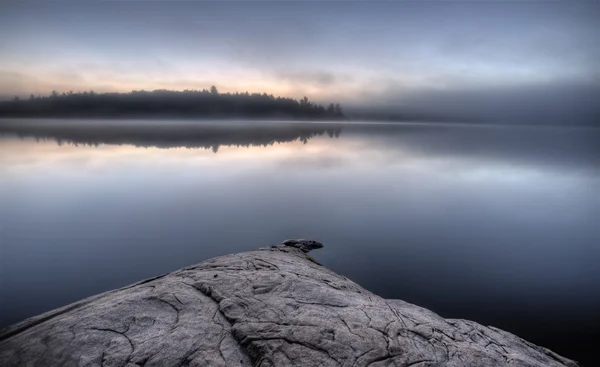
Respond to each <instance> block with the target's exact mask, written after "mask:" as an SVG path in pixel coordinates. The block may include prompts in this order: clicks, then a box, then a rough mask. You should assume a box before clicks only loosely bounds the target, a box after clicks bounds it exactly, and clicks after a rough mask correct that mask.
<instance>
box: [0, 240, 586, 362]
mask: <svg viewBox="0 0 600 367" xmlns="http://www.w3.org/2000/svg"><path fill="white" fill-rule="evenodd" d="M0 365H1V366H20V365H27V366H75V365H77V366H127V367H134V366H148V367H149V366H264V367H266V366H373V367H376V366H420V367H422V366H495V365H499V366H505V365H510V366H540V367H541V366H577V364H576V363H575V362H573V361H571V360H568V359H566V358H563V357H561V356H559V355H557V354H556V353H554V352H552V351H550V350H548V349H545V348H542V347H539V346H536V345H533V344H531V343H529V342H527V341H525V340H523V339H521V338H519V337H517V336H515V335H513V334H510V333H508V332H505V331H502V330H499V329H496V328H494V327H485V326H482V325H479V324H477V323H475V322H472V321H467V320H451V319H443V318H441V317H440V316H438V315H436V314H435V313H433V312H431V311H429V310H426V309H424V308H421V307H418V306H415V305H412V304H409V303H406V302H403V301H398V300H386V299H383V298H381V297H378V296H376V295H374V294H372V293H370V292H369V291H367V290H365V289H363V288H361V287H360V286H359V285H357V284H355V283H353V282H352V281H350V280H348V279H347V278H345V277H343V276H340V275H338V274H335V273H333V272H332V271H330V270H328V269H327V268H325V267H323V266H320V265H319V264H317V263H316V262H315V261H314V260H312V258H310V257H309V256H308V255H306V253H305V252H304V251H302V249H299V248H296V247H291V246H285V245H280V246H275V247H273V248H268V249H261V250H257V251H248V252H243V253H239V254H233V255H227V256H223V257H218V258H214V259H210V260H206V261H204V262H201V263H200V264H198V265H194V266H190V267H187V268H184V269H181V270H178V271H175V272H173V273H170V274H167V275H163V276H159V277H156V278H152V279H148V280H145V281H142V282H140V283H137V284H133V285H131V286H128V287H125V288H122V289H118V290H115V291H111V292H107V293H104V294H100V295H98V296H94V297H91V298H88V299H85V300H82V301H80V302H77V303H74V304H71V305H69V306H66V307H63V308H60V309H56V310H54V311H51V312H48V313H45V314H42V315H40V316H37V317H34V318H30V319H28V320H25V321H23V322H21V323H19V324H16V325H13V326H11V327H9V328H6V329H4V330H2V331H1V332H0Z"/></svg>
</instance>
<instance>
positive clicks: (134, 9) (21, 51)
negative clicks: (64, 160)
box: [0, 1, 600, 113]
mask: <svg viewBox="0 0 600 367" xmlns="http://www.w3.org/2000/svg"><path fill="white" fill-rule="evenodd" d="M598 24H600V2H597V1H592V2H558V1H556V2H555V1H552V2H530V1H507V2H499V1H479V2H475V1H456V2H447V1H444V2H441V1H435V2H434V1H425V2H409V1H406V2H383V1H373V2H338V1H328V2H319V3H317V2H311V1H304V2H274V1H244V2H242V1H230V2H220V3H212V2H204V1H197V2H196V1H186V2H162V1H148V2H147V1H123V2H119V1H108V2H43V3H42V2H34V3H32V2H27V1H19V2H13V1H3V2H1V3H0V32H1V34H2V35H3V37H1V38H0V54H1V55H2V57H0V96H1V97H3V98H4V99H6V98H10V97H12V96H13V95H25V96H26V95H29V94H30V93H34V94H49V93H50V92H51V91H52V90H57V91H58V92H65V91H69V90H73V91H83V90H94V91H96V92H106V91H119V92H125V91H130V90H140V89H145V90H152V89H162V88H165V89H174V90H183V89H202V88H208V87H210V86H211V85H213V84H214V85H216V86H217V87H218V88H219V90H220V91H222V92H235V91H240V92H244V91H249V92H266V93H273V94H275V95H282V96H289V97H294V98H300V97H302V96H304V95H306V96H308V97H309V98H311V99H313V100H317V101H324V102H325V101H339V102H342V103H345V104H346V105H355V106H399V107H408V108H414V109H417V110H419V109H421V110H423V109H425V110H427V109H429V110H431V111H436V109H437V110H439V111H442V112H443V111H446V112H447V111H451V112H460V111H463V110H465V109H467V110H469V111H472V112H474V113H475V112H477V111H478V110H477V108H479V110H481V111H483V112H482V113H484V112H486V111H487V112H489V111H490V108H492V111H494V108H496V110H497V111H500V110H504V109H506V106H505V105H503V104H502V103H500V104H499V103H498V102H497V100H498V99H503V100H506V102H505V103H509V102H510V103H515V104H516V105H519V103H521V104H523V101H526V102H527V104H528V105H535V106H538V105H540V104H541V105H548V104H550V105H556V104H559V105H561V104H562V105H561V106H562V107H561V108H562V109H561V111H563V112H564V111H568V110H577V111H582V110H584V109H585V108H588V109H590V108H592V107H591V106H592V105H594V104H595V103H594V101H595V100H596V97H600V93H599V90H600V67H599V66H598V65H599V63H598V60H600V27H599V26H598ZM464 100H469V101H471V102H472V103H470V104H469V105H470V106H465V103H464ZM573 103H575V104H573ZM432 105H433V106H436V107H432ZM474 106H475V107H477V108H475V107H474ZM519 108H521V107H519ZM517 109H518V108H517ZM498 113H499V112H498Z"/></svg>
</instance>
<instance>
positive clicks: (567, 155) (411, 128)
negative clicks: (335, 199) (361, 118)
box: [344, 124, 600, 173]
mask: <svg viewBox="0 0 600 367" xmlns="http://www.w3.org/2000/svg"><path fill="white" fill-rule="evenodd" d="M344 139H356V140H358V141H363V142H364V144H363V147H362V148H358V147H357V149H368V147H371V146H376V147H378V148H377V149H378V150H380V151H381V150H392V151H397V152H399V153H397V154H389V153H388V155H387V157H388V158H389V159H390V160H391V161H392V162H393V161H397V160H398V159H402V158H401V157H402V155H408V156H410V157H411V159H413V160H414V159H426V160H427V161H428V164H430V165H433V164H435V165H437V166H438V168H439V169H442V170H447V171H450V170H452V169H459V168H460V166H465V165H469V166H473V167H476V166H485V167H492V166H493V167H495V168H497V169H500V168H501V169H503V170H507V171H508V170H510V171H522V172H526V171H531V170H542V169H543V170H547V169H550V170H560V171H571V172H576V171H583V172H594V173H600V172H599V169H600V164H598V162H600V144H597V142H598V141H600V129H593V128H553V127H508V126H470V125H449V124H439V125H438V124H397V125H379V126H367V125H364V126H360V125H347V126H346V128H345V129H344ZM384 147H385V149H384ZM497 172H498V171H497Z"/></svg>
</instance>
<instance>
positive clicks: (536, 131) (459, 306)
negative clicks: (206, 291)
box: [0, 120, 600, 364]
mask: <svg viewBox="0 0 600 367" xmlns="http://www.w3.org/2000/svg"><path fill="white" fill-rule="evenodd" d="M168 126H169V127H165V124H164V123H158V122H143V121H135V122H127V123H125V122H118V121H113V122H109V123H105V122H101V121H95V122H90V121H87V122H81V121H69V122H64V121H54V122H52V124H51V125H48V121H44V122H39V121H28V122H24V121H7V120H5V121H2V122H0V326H5V325H7V324H10V323H13V322H16V321H19V320H21V319H23V318H26V317H29V316H33V315H35V314H37V313H40V312H43V311H46V310H49V309H52V308H54V307H58V306H61V305H64V304H67V303H69V302H72V301H75V300H78V299H81V298H83V297H86V296H89V295H92V294H95V293H98V292H102V291H106V290H109V289H112V288H115V287H120V286H124V285H126V284H128V283H131V282H134V281H137V280H140V279H142V278H146V277H150V276H154V275H158V274H161V273H165V272H168V271H171V270H175V269H177V268H179V267H182V266H185V265H189V264H192V263H196V262H199V261H202V260H204V259H206V258H209V257H212V256H217V255H222V254H227V253H231V252H235V251H242V250H247V249H253V248H256V247H260V246H264V245H269V244H272V243H277V242H279V241H281V240H283V239H286V238H296V237H306V238H311V239H317V240H320V241H322V242H324V243H325V245H326V247H325V248H324V249H323V250H319V251H316V252H315V253H313V255H314V257H315V258H317V259H318V260H319V261H321V262H322V263H323V264H324V265H326V266H328V267H329V268H331V269H333V270H335V271H337V272H339V273H341V274H344V275H346V276H347V277H349V278H351V279H353V280H354V281H356V282H358V283H359V284H361V285H362V286H364V287H365V288H368V289H369V290H371V291H373V292H375V293H377V294H379V295H381V296H384V297H388V298H399V299H403V300H406V301H409V302H413V303H416V304H419V305H421V306H425V307H428V308H430V309H432V310H434V311H435V312H437V313H439V314H441V315H442V316H444V317H452V318H468V319H473V320H476V321H478V322H481V323H483V324H486V325H494V326H498V327H501V328H504V329H506V330H509V331H512V332H514V333H516V334H518V335H519V336H522V337H524V338H527V339H529V340H531V341H533V342H535V343H539V344H542V345H544V346H547V347H549V348H552V349H554V350H556V351H558V352H559V353H562V354H564V355H566V356H568V357H571V358H575V359H579V360H581V361H588V362H590V361H593V354H594V353H596V350H595V347H596V346H597V345H598V343H600V130H594V129H583V128H582V129H566V128H529V127H528V128H524V127H523V128H516V127H473V126H460V125H411V124H406V125H343V126H342V125H334V124H272V123H271V124H258V123H243V122H241V123H235V124H225V123H218V124H217V125H211V124H207V123H202V124H197V123H196V124H194V123H181V122H180V123H175V122H170V124H169V125H168ZM590 364H591V363H590Z"/></svg>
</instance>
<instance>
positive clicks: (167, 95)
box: [0, 86, 344, 120]
mask: <svg viewBox="0 0 600 367" xmlns="http://www.w3.org/2000/svg"><path fill="white" fill-rule="evenodd" d="M0 116H3V117H182V118H185V117H202V118H250V119H253V118H291V119H309V120H341V119H344V114H343V112H342V108H341V107H340V105H339V104H333V103H331V104H329V105H328V106H327V107H324V106H322V105H320V104H317V103H314V102H311V101H309V100H308V98H307V97H304V98H303V99H301V100H295V99H292V98H284V97H275V96H273V95H272V94H266V93H262V94H260V93H252V94H250V93H248V92H246V93H219V91H218V90H217V88H216V87H215V86H212V87H211V88H210V89H209V90H207V89H203V90H184V91H170V90H162V89H161V90H154V91H132V92H130V93H94V92H93V91H90V92H83V93H73V92H69V93H62V94H59V93H57V92H52V94H51V95H49V96H34V95H31V96H30V97H29V98H28V99H20V98H19V97H15V98H14V99H13V100H12V101H7V102H2V103H0Z"/></svg>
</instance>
